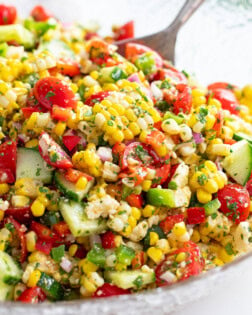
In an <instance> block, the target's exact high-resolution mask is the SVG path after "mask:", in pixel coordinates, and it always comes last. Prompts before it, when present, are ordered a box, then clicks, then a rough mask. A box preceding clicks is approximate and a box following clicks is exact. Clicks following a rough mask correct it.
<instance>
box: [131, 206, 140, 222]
mask: <svg viewBox="0 0 252 315" xmlns="http://www.w3.org/2000/svg"><path fill="white" fill-rule="evenodd" d="M131 214H132V215H133V217H134V218H135V219H136V220H139V219H140V218H141V210H139V209H138V208H136V207H132V208H131Z"/></svg>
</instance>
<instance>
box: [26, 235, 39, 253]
mask: <svg viewBox="0 0 252 315" xmlns="http://www.w3.org/2000/svg"><path fill="white" fill-rule="evenodd" d="M25 239H26V247H27V250H28V252H34V251H35V245H36V240H37V236H36V233H35V232H34V231H30V232H28V233H26V234H25Z"/></svg>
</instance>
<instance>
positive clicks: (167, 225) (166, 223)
mask: <svg viewBox="0 0 252 315" xmlns="http://www.w3.org/2000/svg"><path fill="white" fill-rule="evenodd" d="M184 218H185V217H184V215H183V214H173V215H168V216H167V217H166V218H165V219H164V220H163V221H161V222H160V223H159V226H160V227H161V229H162V230H163V231H164V233H165V234H167V233H169V232H170V231H171V230H172V228H173V227H174V225H175V224H176V223H179V222H182V221H184Z"/></svg>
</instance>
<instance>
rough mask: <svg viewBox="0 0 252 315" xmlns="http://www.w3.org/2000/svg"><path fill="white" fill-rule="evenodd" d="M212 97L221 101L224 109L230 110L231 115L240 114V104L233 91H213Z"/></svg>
mask: <svg viewBox="0 0 252 315" xmlns="http://www.w3.org/2000/svg"><path fill="white" fill-rule="evenodd" d="M210 95H211V97H213V98H216V99H217V100H218V101H220V102H221V105H222V108H223V109H226V110H229V111H230V113H231V114H235V115H237V114H238V113H239V103H238V101H237V99H236V97H235V95H234V93H233V92H232V91H230V90H225V89H215V90H212V91H211V94H210Z"/></svg>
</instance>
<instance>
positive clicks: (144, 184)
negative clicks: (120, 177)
mask: <svg viewBox="0 0 252 315" xmlns="http://www.w3.org/2000/svg"><path fill="white" fill-rule="evenodd" d="M151 185H152V181H151V180H148V179H146V180H144V181H143V182H142V189H143V191H148V190H149V189H150V188H151Z"/></svg>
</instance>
